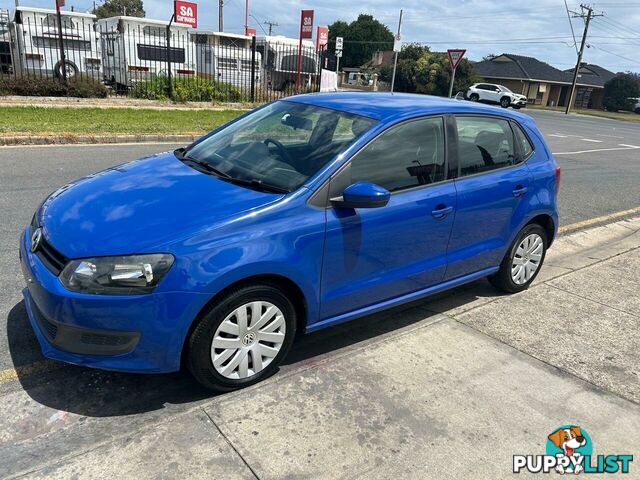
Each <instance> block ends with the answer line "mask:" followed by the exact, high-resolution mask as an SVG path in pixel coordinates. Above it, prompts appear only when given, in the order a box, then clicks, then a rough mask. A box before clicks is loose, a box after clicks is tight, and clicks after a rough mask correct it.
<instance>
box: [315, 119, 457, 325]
mask: <svg viewBox="0 0 640 480" xmlns="http://www.w3.org/2000/svg"><path fill="white" fill-rule="evenodd" d="M445 138H446V136H445V124H444V119H443V118H442V117H429V118H423V119H419V120H413V121H409V122H405V123H402V124H400V125H398V126H395V127H392V128H390V129H388V130H387V131H385V132H384V133H382V134H381V135H380V136H378V137H377V138H376V139H374V140H373V141H372V142H371V143H369V145H367V146H366V147H364V148H363V149H362V150H361V151H360V152H359V153H358V154H356V156H355V157H354V158H353V159H352V160H351V161H350V162H349V163H348V164H347V165H346V166H345V168H343V169H342V171H341V172H339V173H338V174H337V175H335V176H334V178H332V180H331V186H330V189H331V193H330V195H329V196H339V195H341V194H342V191H343V190H344V188H345V187H347V186H349V185H350V184H352V183H355V182H358V181H369V182H373V183H376V184H378V185H380V186H382V187H384V188H386V189H387V190H389V191H390V192H391V199H390V201H389V203H388V204H387V205H386V206H384V207H381V208H369V209H367V208H361V209H347V208H330V209H329V210H327V233H326V241H325V251H324V256H323V269H322V292H321V304H322V305H321V317H322V318H323V319H327V318H331V317H336V316H340V315H342V314H346V313H349V312H352V311H354V310H358V309H361V308H365V307H367V306H370V305H374V304H378V303H380V302H383V301H385V300H389V299H392V298H395V297H399V296H402V295H405V294H409V293H411V292H415V291H418V290H421V289H424V288H426V287H429V286H431V285H435V284H437V283H439V282H441V281H442V279H443V277H444V273H445V270H446V252H447V244H448V241H449V235H450V233H451V227H452V224H453V212H454V209H455V187H454V184H453V181H451V180H447V163H446V156H447V155H446V151H447V148H446V141H445Z"/></svg>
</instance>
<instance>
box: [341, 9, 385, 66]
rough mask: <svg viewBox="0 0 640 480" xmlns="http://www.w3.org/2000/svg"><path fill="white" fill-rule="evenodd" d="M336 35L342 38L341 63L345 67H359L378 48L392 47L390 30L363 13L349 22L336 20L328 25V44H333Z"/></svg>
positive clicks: (369, 58)
mask: <svg viewBox="0 0 640 480" xmlns="http://www.w3.org/2000/svg"><path fill="white" fill-rule="evenodd" d="M336 37H342V38H344V42H345V44H344V51H343V56H342V65H344V66H345V67H360V66H361V65H364V64H365V63H367V62H368V61H370V60H371V57H372V56H373V54H374V53H375V52H377V51H378V50H381V51H384V50H391V49H392V48H393V33H391V30H389V29H388V28H387V26H386V25H384V24H383V23H380V22H379V21H378V20H376V19H375V18H373V16H371V15H366V14H364V13H361V14H360V15H358V18H357V19H356V20H354V21H353V22H351V23H347V22H345V21H343V20H338V21H336V22H334V23H332V24H331V25H329V44H330V45H335V41H336Z"/></svg>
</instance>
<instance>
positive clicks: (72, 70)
mask: <svg viewBox="0 0 640 480" xmlns="http://www.w3.org/2000/svg"><path fill="white" fill-rule="evenodd" d="M64 66H66V70H67V78H73V77H75V76H76V75H78V67H76V65H75V64H74V63H73V62H70V61H69V60H66V61H65V62H64ZM53 71H54V73H55V75H56V77H58V78H63V72H64V71H63V64H62V60H60V61H59V62H58V63H56V64H55V66H54V67H53Z"/></svg>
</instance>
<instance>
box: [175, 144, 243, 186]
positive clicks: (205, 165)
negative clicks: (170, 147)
mask: <svg viewBox="0 0 640 480" xmlns="http://www.w3.org/2000/svg"><path fill="white" fill-rule="evenodd" d="M185 151H186V149H185V148H184V147H182V148H178V149H176V150H175V151H174V152H173V153H174V155H175V156H176V157H177V158H178V159H179V160H180V161H182V162H189V163H193V164H195V165H196V166H197V167H196V168H198V169H199V170H204V171H205V172H208V173H213V174H214V175H216V176H217V177H220V178H223V179H225V180H226V179H229V178H231V175H229V174H228V173H226V172H223V171H222V170H218V169H217V168H216V167H214V166H213V165H211V164H210V163H209V162H205V161H204V160H200V159H198V158H193V157H190V156H188V155H187V154H186V153H185Z"/></svg>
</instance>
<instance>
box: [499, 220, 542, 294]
mask: <svg viewBox="0 0 640 480" xmlns="http://www.w3.org/2000/svg"><path fill="white" fill-rule="evenodd" d="M547 242H548V240H547V233H546V232H545V230H544V228H542V227H541V226H540V225H538V224H537V223H532V224H530V225H527V226H526V227H524V228H523V229H522V230H521V231H520V233H519V234H518V236H517V237H516V239H515V240H514V242H513V244H512V245H511V248H509V250H508V251H507V254H506V255H505V257H504V259H503V260H502V263H501V264H500V270H498V272H497V273H495V274H494V275H491V276H490V277H489V281H490V282H491V283H492V284H493V286H495V287H496V288H498V289H499V290H502V291H504V292H508V293H516V292H521V291H522V290H526V289H527V288H529V286H530V285H531V283H532V282H533V281H534V280H535V278H536V277H537V276H538V273H539V272H540V268H541V267H542V264H543V262H544V257H545V255H546V253H547Z"/></svg>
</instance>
